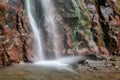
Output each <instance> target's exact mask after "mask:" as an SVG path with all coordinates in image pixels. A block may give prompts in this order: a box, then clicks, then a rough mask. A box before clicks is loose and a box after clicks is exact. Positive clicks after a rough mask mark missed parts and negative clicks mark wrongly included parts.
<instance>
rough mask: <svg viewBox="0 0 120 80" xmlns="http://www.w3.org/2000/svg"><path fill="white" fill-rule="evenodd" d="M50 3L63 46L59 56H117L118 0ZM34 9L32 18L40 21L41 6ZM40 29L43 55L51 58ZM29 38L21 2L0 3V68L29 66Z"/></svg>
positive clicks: (119, 39) (119, 34) (119, 48)
mask: <svg viewBox="0 0 120 80" xmlns="http://www.w3.org/2000/svg"><path fill="white" fill-rule="evenodd" d="M36 1H37V0H36ZM54 2H55V6H56V12H57V13H56V22H57V23H58V26H59V30H60V35H59V36H60V38H61V41H62V42H63V43H62V44H61V48H60V50H61V54H63V55H79V54H84V53H99V54H103V55H108V54H114V55H120V11H119V10H120V9H119V4H120V3H119V2H120V1H119V0H54ZM36 4H38V3H37V2H36ZM37 7H38V6H36V11H40V13H37V14H36V16H39V17H40V20H44V18H43V12H42V8H41V6H39V8H37ZM42 18H43V19H42ZM37 22H39V20H38V21H37ZM43 24H44V23H41V24H40V25H43ZM41 28H42V29H43V34H44V35H43V37H44V39H43V40H44V41H45V42H46V44H45V48H46V53H51V54H52V51H51V48H50V47H49V40H46V35H47V34H45V30H44V27H41ZM31 36H32V35H30V24H29V21H28V18H27V15H26V10H25V6H24V0H0V65H10V64H12V63H20V62H29V61H30V58H31V57H32V54H34V51H33V50H32V49H33V48H32V37H31ZM48 56H49V55H48Z"/></svg>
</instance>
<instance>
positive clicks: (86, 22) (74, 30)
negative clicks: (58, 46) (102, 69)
mask: <svg viewBox="0 0 120 80" xmlns="http://www.w3.org/2000/svg"><path fill="white" fill-rule="evenodd" d="M55 4H57V5H56V7H57V12H59V14H60V15H61V17H62V18H61V20H60V19H59V20H58V22H61V23H60V25H62V26H64V31H65V34H64V39H65V40H64V43H65V49H66V52H67V54H73V53H77V54H84V53H90V52H92V53H100V54H104V55H108V54H115V55H119V54H120V39H119V37H120V28H119V26H120V25H119V21H120V14H119V13H120V12H119V8H118V7H119V5H118V1H117V0H85V1H82V0H76V1H75V0H61V1H60V0H58V1H55Z"/></svg>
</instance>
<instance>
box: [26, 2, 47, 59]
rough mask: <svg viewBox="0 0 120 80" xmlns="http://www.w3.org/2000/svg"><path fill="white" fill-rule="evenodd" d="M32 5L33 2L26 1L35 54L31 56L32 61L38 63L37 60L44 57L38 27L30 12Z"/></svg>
mask: <svg viewBox="0 0 120 80" xmlns="http://www.w3.org/2000/svg"><path fill="white" fill-rule="evenodd" d="M33 3H34V2H33V0H26V7H27V13H28V17H29V21H30V25H31V29H32V33H33V38H34V43H33V46H34V49H35V51H36V53H37V54H35V55H34V56H33V57H34V59H33V61H39V60H44V58H45V56H44V51H43V47H42V40H41V39H42V37H41V35H40V32H39V29H38V25H37V23H36V22H35V19H34V17H33V16H34V13H33V11H32V9H33V8H32V7H33V6H34V4H33Z"/></svg>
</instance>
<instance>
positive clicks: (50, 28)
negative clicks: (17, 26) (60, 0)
mask: <svg viewBox="0 0 120 80" xmlns="http://www.w3.org/2000/svg"><path fill="white" fill-rule="evenodd" d="M38 2H39V6H40V5H41V6H42V10H43V13H44V14H43V15H44V19H45V20H44V29H47V33H48V35H47V39H48V41H49V43H50V44H51V49H52V51H53V52H52V53H53V54H54V58H59V57H60V47H59V45H60V39H59V37H58V36H59V32H58V27H57V25H56V22H55V6H54V2H53V0H39V1H38ZM26 6H27V12H28V17H29V21H30V24H31V28H32V32H33V37H34V48H35V51H36V53H37V55H36V54H35V56H33V57H34V59H35V60H37V61H40V60H44V59H45V58H46V57H45V53H44V51H43V47H44V46H42V45H43V44H42V40H41V39H42V37H41V35H40V33H41V32H42V31H39V29H38V25H39V24H37V22H36V18H35V17H34V15H36V14H34V13H36V12H35V11H34V10H35V3H34V1H33V0H26ZM37 18H39V17H38V16H37Z"/></svg>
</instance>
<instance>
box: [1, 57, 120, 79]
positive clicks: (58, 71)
mask: <svg viewBox="0 0 120 80" xmlns="http://www.w3.org/2000/svg"><path fill="white" fill-rule="evenodd" d="M51 65H52V64H51ZM70 69H71V70H74V72H72V71H71V70H68V69H66V68H63V67H62V66H61V68H56V67H55V68H54V67H53V68H50V67H45V66H40V65H35V64H20V65H14V66H11V67H7V68H1V70H0V80H120V59H119V57H114V56H112V57H111V58H108V59H105V60H92V59H86V61H85V62H84V63H82V64H79V65H78V64H77V65H76V66H73V67H72V68H70Z"/></svg>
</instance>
